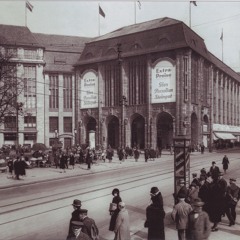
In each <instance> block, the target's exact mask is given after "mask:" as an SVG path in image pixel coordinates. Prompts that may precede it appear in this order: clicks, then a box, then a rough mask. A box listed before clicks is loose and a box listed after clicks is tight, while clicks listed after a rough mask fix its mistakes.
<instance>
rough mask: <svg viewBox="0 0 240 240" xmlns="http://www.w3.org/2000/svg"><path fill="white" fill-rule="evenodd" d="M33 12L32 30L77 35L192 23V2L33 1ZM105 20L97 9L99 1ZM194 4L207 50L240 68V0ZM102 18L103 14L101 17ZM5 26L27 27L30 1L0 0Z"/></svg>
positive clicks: (195, 24) (195, 20) (194, 18)
mask: <svg viewBox="0 0 240 240" xmlns="http://www.w3.org/2000/svg"><path fill="white" fill-rule="evenodd" d="M29 2H30V3H31V4H32V5H33V10H32V12H30V11H29V10H27V26H28V27H29V29H30V30H31V31H32V32H38V33H48V34H61V35H73V36H86V37H95V36H98V29H99V19H100V34H101V35H103V34H105V33H108V32H110V31H113V30H115V29H118V28H120V27H123V26H127V25H131V24H134V23H135V11H134V4H136V22H137V23H140V22H145V21H149V20H152V19H156V18H162V17H170V18H174V19H177V20H180V21H183V22H184V23H185V24H187V25H189V6H190V4H189V1H178V0H175V1H164V0H156V1H143V0H141V1H140V3H141V8H139V4H138V3H134V1H133V0H132V1H130V0H129V1H125V0H121V1H118V0H115V1H104V0H101V1H91V0H88V1H82V0H75V1H74V0H73V1H69V0H61V1H60V0H59V1H58V0H52V1H49V0H29ZM99 3H100V6H101V8H102V10H103V11H104V13H105V15H106V16H105V18H103V17H102V16H100V15H99V13H98V4H99ZM196 3H197V6H194V5H193V4H191V16H192V17H191V25H192V29H193V30H194V31H195V32H196V33H197V34H199V35H200V36H201V37H202V38H203V39H204V40H205V43H206V45H207V48H208V50H209V51H210V52H212V53H213V54H214V55H215V56H216V57H218V58H219V59H222V41H221V40H220V37H221V33H222V29H223V59H224V62H225V63H226V64H227V65H229V66H230V67H232V68H233V69H234V70H235V71H238V72H240V30H239V26H240V0H238V1H228V2H227V1H196ZM99 16H100V17H99ZM0 24H9V25H20V26H24V25H25V1H23V0H18V1H14V0H0Z"/></svg>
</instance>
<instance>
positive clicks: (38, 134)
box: [0, 25, 45, 145]
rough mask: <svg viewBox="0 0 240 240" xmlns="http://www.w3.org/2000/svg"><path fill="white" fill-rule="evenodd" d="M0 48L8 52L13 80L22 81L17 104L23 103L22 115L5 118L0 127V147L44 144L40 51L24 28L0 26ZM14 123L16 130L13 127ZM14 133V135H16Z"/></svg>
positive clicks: (36, 43)
mask: <svg viewBox="0 0 240 240" xmlns="http://www.w3.org/2000/svg"><path fill="white" fill-rule="evenodd" d="M0 49H1V51H2V52H7V53H11V55H12V58H11V62H12V64H16V68H17V73H16V74H17V77H18V78H22V79H23V82H24V90H23V92H22V94H21V95H19V97H18V100H17V102H18V103H20V102H21V103H24V106H23V108H24V115H19V117H18V123H17V117H16V116H6V118H5V123H4V124H3V125H1V126H0V145H2V144H16V142H17V141H18V142H19V143H20V144H31V145H32V144H33V143H35V142H36V141H38V142H44V135H43V132H44V124H43V123H44V115H43V112H44V104H43V101H42V99H43V96H44V91H43V88H42V86H43V84H44V79H43V75H42V73H43V67H44V64H45V63H44V60H43V51H44V47H43V46H41V45H40V44H39V43H38V42H37V41H36V39H35V38H34V36H33V34H32V33H31V32H30V31H29V29H28V28H27V27H20V26H10V25H0ZM17 124H18V127H17ZM17 133H18V134H17Z"/></svg>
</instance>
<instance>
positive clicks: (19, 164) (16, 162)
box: [6, 156, 27, 180]
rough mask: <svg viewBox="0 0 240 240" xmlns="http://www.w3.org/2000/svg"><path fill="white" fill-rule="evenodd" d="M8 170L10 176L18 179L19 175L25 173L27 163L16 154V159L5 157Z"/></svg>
mask: <svg viewBox="0 0 240 240" xmlns="http://www.w3.org/2000/svg"><path fill="white" fill-rule="evenodd" d="M6 159H7V165H8V171H9V174H10V177H11V178H15V179H17V180H20V176H25V175H26V168H27V163H26V162H25V160H24V157H23V156H17V158H16V159H12V158H9V157H7V158H6Z"/></svg>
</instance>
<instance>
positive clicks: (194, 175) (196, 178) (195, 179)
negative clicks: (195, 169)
mask: <svg viewBox="0 0 240 240" xmlns="http://www.w3.org/2000/svg"><path fill="white" fill-rule="evenodd" d="M192 177H193V180H192V182H191V184H192V183H194V184H196V185H197V186H198V187H200V185H201V184H200V181H199V179H198V177H197V173H193V174H192Z"/></svg>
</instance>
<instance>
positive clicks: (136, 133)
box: [131, 115, 145, 149]
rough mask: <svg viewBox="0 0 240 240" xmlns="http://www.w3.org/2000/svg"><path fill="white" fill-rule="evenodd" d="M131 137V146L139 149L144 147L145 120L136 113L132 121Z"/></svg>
mask: <svg viewBox="0 0 240 240" xmlns="http://www.w3.org/2000/svg"><path fill="white" fill-rule="evenodd" d="M131 133H132V134H131V135H132V139H131V144H132V147H138V148H140V149H144V148H145V121H144V118H143V117H142V116H140V115H138V116H137V117H136V118H135V119H134V120H133V121H132V131H131Z"/></svg>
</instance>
